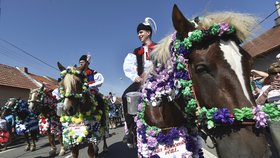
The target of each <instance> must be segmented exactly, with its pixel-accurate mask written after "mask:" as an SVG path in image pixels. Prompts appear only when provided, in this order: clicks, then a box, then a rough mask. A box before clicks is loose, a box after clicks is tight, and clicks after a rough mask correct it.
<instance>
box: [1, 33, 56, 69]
mask: <svg viewBox="0 0 280 158" xmlns="http://www.w3.org/2000/svg"><path fill="white" fill-rule="evenodd" d="M0 40H1V41H3V42H5V43H7V44H9V45H11V46H13V47H14V48H16V49H18V50H20V51H21V52H23V53H24V54H26V55H28V56H31V57H32V58H34V59H36V60H38V61H40V62H41V63H43V64H45V65H47V66H48V67H51V68H53V69H55V70H57V71H59V70H58V69H57V68H56V67H54V66H52V65H50V64H48V63H46V62H45V61H43V60H41V59H39V58H37V57H35V56H34V55H32V54H30V53H28V52H27V51H25V50H23V49H21V48H19V47H18V46H16V45H14V44H13V43H11V42H9V41H7V40H4V39H2V38H0Z"/></svg>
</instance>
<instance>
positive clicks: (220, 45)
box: [172, 6, 255, 110]
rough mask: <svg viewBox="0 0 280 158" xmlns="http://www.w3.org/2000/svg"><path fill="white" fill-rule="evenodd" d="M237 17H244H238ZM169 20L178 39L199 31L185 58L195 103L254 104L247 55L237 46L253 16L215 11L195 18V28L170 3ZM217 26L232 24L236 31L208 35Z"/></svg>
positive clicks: (216, 105) (220, 105) (250, 105)
mask: <svg viewBox="0 0 280 158" xmlns="http://www.w3.org/2000/svg"><path fill="white" fill-rule="evenodd" d="M241 16H243V17H244V18H245V19H246V20H240V18H241ZM238 19H239V20H238ZM172 20H173V25H174V28H175V29H176V31H177V33H178V34H179V35H181V39H188V37H190V36H191V34H192V33H196V32H194V31H195V30H198V31H202V36H203V37H202V39H201V40H200V41H197V42H193V43H192V47H191V49H190V53H189V54H188V57H187V58H188V68H189V71H190V76H191V79H192V81H193V89H194V92H195V96H196V99H197V101H198V103H199V105H202V106H206V107H207V108H211V107H218V108H219V107H224V106H226V107H228V108H229V109H230V110H233V108H237V107H238V108H241V107H244V106H248V107H252V106H253V105H255V101H254V98H253V95H252V92H251V89H250V80H249V76H250V70H251V65H250V60H251V56H250V55H249V54H248V53H247V52H246V51H245V50H244V49H242V48H241V47H240V46H239V44H240V41H242V40H244V39H243V38H245V36H247V34H248V32H247V31H248V30H250V28H248V27H249V26H252V24H255V23H254V21H255V19H254V18H253V17H250V16H247V15H242V14H240V13H217V14H214V15H209V16H205V17H203V18H201V19H200V21H199V20H198V19H197V23H196V25H197V28H195V25H194V24H193V23H192V22H190V21H189V20H187V19H186V18H185V17H184V15H183V14H182V13H181V11H180V10H179V9H178V8H177V7H176V6H174V9H173V15H172ZM218 25H219V26H220V29H222V27H234V28H235V31H236V33H231V34H230V33H228V34H227V33H225V34H222V32H220V35H211V33H212V32H211V31H212V30H211V29H212V28H213V26H218ZM245 27H246V28H245ZM198 31H197V32H198ZM193 36H194V35H193Z"/></svg>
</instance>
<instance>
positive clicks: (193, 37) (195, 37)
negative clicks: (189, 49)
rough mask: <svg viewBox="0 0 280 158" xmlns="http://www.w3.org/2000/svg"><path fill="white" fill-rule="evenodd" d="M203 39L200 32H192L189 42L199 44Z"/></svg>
mask: <svg viewBox="0 0 280 158" xmlns="http://www.w3.org/2000/svg"><path fill="white" fill-rule="evenodd" d="M202 38H203V35H202V31H201V30H194V31H193V32H192V33H191V36H190V37H189V39H190V41H194V42H200V41H201V40H202Z"/></svg>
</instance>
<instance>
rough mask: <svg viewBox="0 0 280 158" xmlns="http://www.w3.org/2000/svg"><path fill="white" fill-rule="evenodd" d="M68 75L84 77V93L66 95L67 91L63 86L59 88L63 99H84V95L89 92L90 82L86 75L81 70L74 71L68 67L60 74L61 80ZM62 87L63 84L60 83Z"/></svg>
mask: <svg viewBox="0 0 280 158" xmlns="http://www.w3.org/2000/svg"><path fill="white" fill-rule="evenodd" d="M66 74H72V75H76V76H81V77H82V82H83V87H82V89H83V92H82V93H65V90H64V88H63V86H59V90H60V95H61V98H67V97H75V98H77V99H82V98H83V93H86V92H87V90H88V81H87V78H86V76H85V74H84V73H83V72H81V71H79V70H72V69H71V68H70V67H67V68H66V70H63V71H61V72H60V78H61V79H63V78H64V77H65V75H66ZM60 85H61V82H60Z"/></svg>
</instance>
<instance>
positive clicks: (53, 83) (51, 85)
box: [27, 73, 58, 89]
mask: <svg viewBox="0 0 280 158" xmlns="http://www.w3.org/2000/svg"><path fill="white" fill-rule="evenodd" d="M27 74H28V75H29V76H30V77H31V78H33V79H34V80H36V81H37V82H39V83H41V84H42V83H43V84H44V85H45V87H46V88H48V89H56V88H58V82H57V80H55V79H53V78H50V77H46V76H38V75H35V74H32V73H27Z"/></svg>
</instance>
